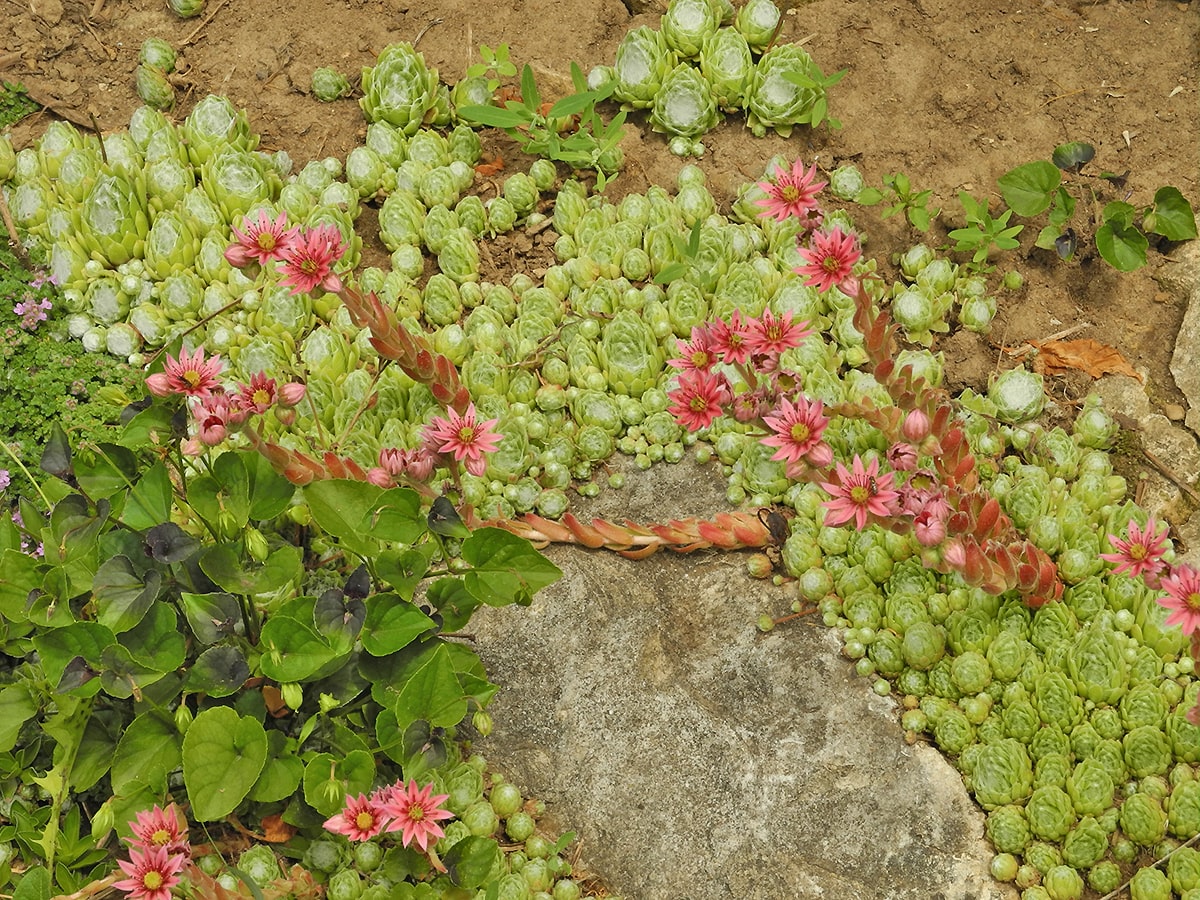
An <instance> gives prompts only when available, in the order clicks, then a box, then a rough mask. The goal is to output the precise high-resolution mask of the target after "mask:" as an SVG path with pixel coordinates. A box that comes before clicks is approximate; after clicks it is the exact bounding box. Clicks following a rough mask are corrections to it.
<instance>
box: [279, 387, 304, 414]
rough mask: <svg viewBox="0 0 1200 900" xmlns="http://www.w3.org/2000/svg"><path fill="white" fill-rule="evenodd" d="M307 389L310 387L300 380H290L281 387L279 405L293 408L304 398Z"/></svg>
mask: <svg viewBox="0 0 1200 900" xmlns="http://www.w3.org/2000/svg"><path fill="white" fill-rule="evenodd" d="M307 391H308V387H307V386H306V385H303V384H301V383H300V382H298V381H289V382H288V383H287V384H285V385H283V386H282V387H280V388H279V405H280V406H282V407H284V408H285V409H291V408H292V407H293V406H295V405H296V404H298V403H299V402H300V401H301V400H303V399H304V395H305V393H306V392H307Z"/></svg>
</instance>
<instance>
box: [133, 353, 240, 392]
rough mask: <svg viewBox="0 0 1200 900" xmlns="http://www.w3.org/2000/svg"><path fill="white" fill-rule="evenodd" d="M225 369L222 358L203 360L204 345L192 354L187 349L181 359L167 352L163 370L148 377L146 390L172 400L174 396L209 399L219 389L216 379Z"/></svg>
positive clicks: (180, 355)
mask: <svg viewBox="0 0 1200 900" xmlns="http://www.w3.org/2000/svg"><path fill="white" fill-rule="evenodd" d="M223 368H224V366H223V364H222V363H221V357H220V356H210V357H208V359H205V358H204V347H203V346H200V347H197V348H196V352H195V353H192V354H188V353H187V351H186V350H185V351H180V354H179V359H175V358H174V357H172V356H171V354H169V353H168V354H167V363H166V366H165V367H164V369H163V371H161V372H155V373H154V374H153V375H150V376H149V377H147V378H146V388H147V390H149V391H150V393H151V394H153V395H154V396H155V397H169V396H171V395H172V394H183V395H184V396H187V397H207V396H208V395H209V394H210V393H212V392H213V391H214V390H217V389H219V388H220V386H221V383H220V382H219V381H218V380H217V376H219V375H220V374H221V370H222V369H223Z"/></svg>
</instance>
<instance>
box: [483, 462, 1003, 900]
mask: <svg viewBox="0 0 1200 900" xmlns="http://www.w3.org/2000/svg"><path fill="white" fill-rule="evenodd" d="M714 478H715V476H714V475H713V473H712V470H699V469H696V468H694V467H691V466H688V465H686V464H683V465H680V466H656V467H655V469H654V470H653V471H652V472H651V473H637V474H635V475H632V476H631V477H630V479H629V481H630V485H631V488H634V490H635V491H636V493H632V494H631V493H629V492H627V491H623V492H615V491H613V492H606V493H605V495H603V496H602V498H601V501H602V502H601V503H600V504H598V507H599V508H600V509H601V510H602V511H604V512H606V513H607V517H609V518H614V519H623V518H624V516H625V515H629V516H630V517H631V518H634V519H638V518H639V509H642V510H644V509H645V508H646V507H647V506H648V507H649V508H650V509H657V510H658V513H659V514H658V515H657V516H653V517H650V516H642V517H641V520H642V521H651V520H659V521H661V520H663V519H666V518H670V517H672V516H680V515H686V514H689V513H690V512H694V513H699V512H702V511H703V508H704V507H707V509H708V510H709V512H712V511H720V510H721V509H723V508H724V506H723V505H722V504H721V503H720V494H721V486H720V485H719V484H718V483H715V482H714ZM635 485H636V488H635V487H634V486H635ZM623 507H624V508H625V509H627V510H628V511H627V512H624V511H623V512H620V513H618V512H616V511H615V510H621V509H622V508H623ZM632 507H638V508H639V509H632ZM688 507H693V508H692V509H688ZM694 507H700V508H699V509H697V508H694ZM549 556H550V557H551V558H552V559H553V560H554V561H555V562H556V563H557V564H558V565H559V566H560V567H561V568H562V569H563V570H564V572H565V576H564V578H563V579H562V581H560V582H559V583H558V584H557V585H555V586H554V587H552V588H550V589H548V590H545V591H543V592H542V593H540V594H539V595H538V596H537V598H535V601H534V603H533V605H532V606H531V607H529V608H527V609H520V608H512V607H510V608H507V609H501V610H490V609H489V610H485V611H481V612H480V613H479V614H477V616H476V618H475V619H474V620H473V621H472V630H473V631H474V632H475V634H476V636H477V638H478V642H477V644H476V645H475V646H476V649H477V650H478V652H479V654H480V656H481V657H482V658H483V661H484V663H485V665H486V666H487V669H488V672H489V673H490V675H491V677H492V678H493V680H495V681H496V682H497V683H499V684H500V685H501V686H502V688H501V691H500V693H499V694H498V696H497V698H496V701H495V703H494V704H493V706H492V711H493V713H494V717H495V722H496V727H495V731H494V732H493V734H492V735H491V737H490V738H488V739H487V740H485V741H482V742H480V745H479V746H480V749H481V751H482V752H483V753H484V755H485V756H486V757H487V758H488V760H489V761H490V762H491V763H492V764H493V765H495V766H496V767H497V768H498V769H499V770H500V771H503V772H505V773H506V774H507V775H508V776H509V777H510V778H511V779H512V780H513V781H514V782H516V783H517V784H518V785H520V786H521V787H522V788H523V789H524V790H525V791H526V792H527V793H528V794H531V795H533V796H535V797H539V798H541V799H543V800H545V802H546V804H547V818H546V823H547V825H548V826H549V828H550V829H551V830H556V831H566V830H573V831H576V832H578V834H579V836H580V838H581V840H582V842H583V844H582V847H583V849H582V861H583V863H584V864H585V865H586V866H587V867H588V868H589V869H590V870H591V871H593V872H596V873H597V874H599V875H601V876H602V877H603V878H604V879H605V880H606V882H607V884H608V885H609V887H610V888H611V889H612V890H613V891H615V892H617V893H620V894H622V895H623V896H625V897H626V898H628V900H684V898H686V900H727V898H739V900H744V898H761V900H779V898H822V897H829V898H838V900H878V898H888V900H938V898H941V900H993V898H995V900H1001V898H1014V897H1015V896H1016V894H1015V892H1013V891H1011V890H1009V889H1008V888H1006V887H1004V886H1001V885H999V884H997V883H996V882H994V881H993V880H992V879H991V878H990V876H989V874H988V863H989V861H990V859H991V855H992V851H991V849H990V848H989V846H988V844H987V843H986V842H985V841H984V839H983V818H984V817H983V813H982V812H981V811H980V810H979V808H978V807H977V806H975V804H974V803H973V802H972V801H971V800H970V798H969V796H968V795H967V792H966V790H965V788H964V786H963V783H962V779H961V777H960V776H959V774H958V772H957V771H956V770H955V769H954V767H953V766H952V765H951V764H950V763H949V762H948V761H947V760H945V759H944V758H943V757H942V756H941V755H940V754H939V753H938V751H937V750H936V749H934V748H933V747H930V746H927V745H923V744H917V745H915V746H909V745H907V744H905V742H904V738H903V734H902V732H901V729H900V726H899V711H898V709H897V707H896V703H895V702H894V701H893V700H892V699H890V698H882V697H879V696H877V695H875V694H874V693H873V692H872V691H871V689H870V681H869V680H868V679H864V678H860V677H858V676H857V675H856V674H855V673H854V671H853V667H852V666H851V664H850V663H849V662H847V661H846V660H845V659H843V658H842V657H841V656H840V655H839V653H838V648H839V641H838V640H837V637H836V635H834V634H833V633H832V632H831V631H829V630H828V629H826V628H824V627H823V626H822V625H821V624H820V623H819V621H813V622H807V621H801V622H798V623H795V624H790V625H785V626H781V627H780V628H777V629H776V630H775V631H773V632H771V633H770V634H766V635H763V634H761V633H760V632H759V631H758V630H757V629H756V628H755V624H754V623H755V620H756V618H757V617H758V615H759V614H760V613H763V612H767V613H771V614H772V615H781V614H783V613H785V612H786V611H787V609H788V604H789V602H790V599H789V596H788V594H787V588H786V587H784V588H776V587H773V586H771V585H769V584H767V583H764V582H756V581H752V580H751V579H749V578H748V576H747V575H746V574H745V556H744V554H737V553H721V552H699V553H695V554H691V555H687V556H680V555H676V554H673V553H668V552H663V553H659V554H656V555H655V556H654V557H651V558H649V559H646V560H640V561H632V560H626V559H623V558H621V557H619V556H616V555H615V554H612V553H608V552H606V551H586V550H582V549H579V548H574V547H555V548H552V549H551V550H550V551H549Z"/></svg>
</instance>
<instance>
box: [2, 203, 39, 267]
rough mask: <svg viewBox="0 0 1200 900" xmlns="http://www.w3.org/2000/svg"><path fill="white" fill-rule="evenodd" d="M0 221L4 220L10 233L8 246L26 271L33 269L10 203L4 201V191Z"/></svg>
mask: <svg viewBox="0 0 1200 900" xmlns="http://www.w3.org/2000/svg"><path fill="white" fill-rule="evenodd" d="M0 219H3V220H4V228H5V229H6V230H7V231H8V245H9V246H10V247H11V248H12V252H13V253H14V254H15V255H16V257H17V259H19V260H20V261H21V265H23V266H24V267H25V268H26V269H31V268H33V263H32V262H30V260H29V254H28V253H27V252H26V251H25V245H24V244H22V243H21V238H20V237H18V236H17V226H16V224H15V223H14V222H13V217H12V212H11V211H10V210H9V208H8V201H7V200H5V199H4V192H3V191H0Z"/></svg>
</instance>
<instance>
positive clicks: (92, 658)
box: [33, 622, 116, 684]
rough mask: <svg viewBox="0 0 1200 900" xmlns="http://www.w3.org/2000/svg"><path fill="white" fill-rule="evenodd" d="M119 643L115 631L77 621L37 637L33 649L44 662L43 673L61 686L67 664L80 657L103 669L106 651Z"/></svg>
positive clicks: (91, 623) (95, 624) (34, 639)
mask: <svg viewBox="0 0 1200 900" xmlns="http://www.w3.org/2000/svg"><path fill="white" fill-rule="evenodd" d="M115 641H116V637H115V636H114V635H113V633H112V631H110V630H109V629H107V628H105V627H104V626H103V625H99V624H97V623H95V622H75V623H74V624H72V625H67V626H66V627H64V628H55V629H53V630H51V631H45V632H42V633H41V634H35V635H34V636H33V646H34V647H35V648H36V649H37V652H38V653H39V654H40V656H41V659H42V671H44V672H45V673H46V680H47V681H49V682H50V683H51V684H58V681H59V679H61V678H62V674H63V670H64V669H65V668H66V667H67V663H69V662H70V661H71V660H72V659H73V658H74V657H76V656H81V657H83V658H84V659H85V660H87V662H88V663H90V664H91V665H92V666H93V667H94V668H99V667H100V665H101V663H100V656H101V654H102V653H103V652H104V648H105V647H111V646H113V644H114V642H115Z"/></svg>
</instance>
